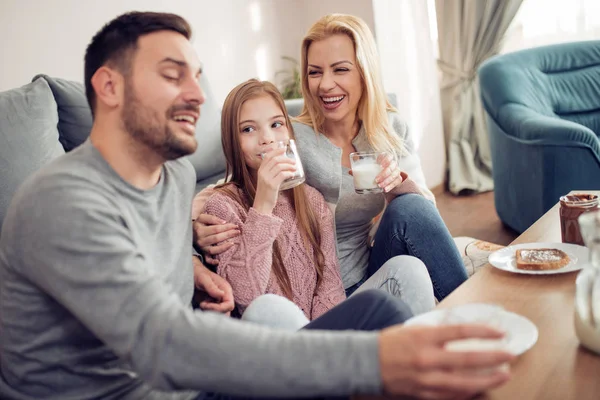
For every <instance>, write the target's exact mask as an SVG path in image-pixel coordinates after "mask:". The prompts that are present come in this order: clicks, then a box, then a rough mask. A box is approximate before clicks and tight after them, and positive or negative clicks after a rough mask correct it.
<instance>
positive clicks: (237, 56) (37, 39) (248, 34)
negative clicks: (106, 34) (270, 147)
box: [0, 0, 299, 103]
mask: <svg viewBox="0 0 600 400" xmlns="http://www.w3.org/2000/svg"><path fill="white" fill-rule="evenodd" d="M282 3H283V2H281V1H277V0H251V1H246V0H241V1H240V0H218V1H199V0H178V1H162V0H125V1H120V0H105V1H102V2H96V1H88V0H85V1H83V0H54V1H52V2H41V1H37V0H2V1H1V2H0V49H2V59H3V62H2V64H3V65H2V67H0V68H2V70H1V72H0V91H3V90H7V89H11V88H14V87H18V86H21V85H23V84H26V83H28V82H29V81H30V80H31V78H32V77H33V76H34V75H36V74H38V73H45V74H48V75H51V76H57V77H62V78H67V79H73V80H77V81H82V80H83V56H84V53H85V48H86V46H87V45H88V43H89V41H90V39H91V38H92V36H93V35H94V34H95V33H96V32H97V31H98V30H99V29H100V28H101V27H102V25H103V24H105V23H106V22H108V21H109V20H111V19H112V18H114V17H116V16H117V15H119V14H121V13H123V12H125V11H129V10H136V9H137V10H149V11H168V12H174V13H177V14H180V15H182V16H184V17H185V18H186V19H187V20H188V22H190V24H191V25H192V28H193V30H194V39H193V41H194V47H195V48H196V50H197V51H198V54H199V55H200V58H201V60H202V61H203V63H204V66H205V71H206V73H207V75H208V76H209V78H210V82H211V86H212V90H213V92H214V95H215V100H216V101H218V102H219V103H222V101H223V100H224V98H225V96H226V95H227V93H228V92H229V90H230V89H231V88H232V87H233V86H234V85H236V84H237V83H239V82H242V81H244V80H246V79H248V78H252V77H259V78H262V79H272V78H273V76H274V73H275V70H276V69H277V68H279V66H280V56H281V54H282V53H286V52H288V51H284V50H283V49H282V48H281V43H283V42H282V40H281V38H282V32H285V26H286V24H287V21H286V20H284V19H282V18H279V16H278V10H279V9H281V8H282V6H283V4H282ZM286 3H288V2H286ZM45 4H48V5H47V6H45ZM50 4H51V6H50ZM296 6H297V2H295V1H291V2H289V4H287V5H286V7H285V9H286V12H287V13H288V14H289V15H294V14H295V9H294V8H295V7H296ZM297 40H298V41H299V39H297ZM287 43H288V42H286V44H287ZM297 43H298V42H297ZM288 45H289V44H288ZM296 46H298V45H296Z"/></svg>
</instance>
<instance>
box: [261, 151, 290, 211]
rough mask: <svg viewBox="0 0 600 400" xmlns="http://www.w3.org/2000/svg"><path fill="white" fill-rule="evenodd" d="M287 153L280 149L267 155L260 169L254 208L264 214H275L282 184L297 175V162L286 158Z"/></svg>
mask: <svg viewBox="0 0 600 400" xmlns="http://www.w3.org/2000/svg"><path fill="white" fill-rule="evenodd" d="M285 151H286V149H285V148H279V149H275V150H273V151H270V152H268V153H266V154H265V156H264V158H263V161H262V163H261V164H260V167H259V168H258V178H257V184H256V197H255V198H254V204H253V205H252V206H253V207H254V209H256V211H258V212H260V213H262V214H271V213H272V212H273V208H275V204H276V203H277V197H279V188H280V187H281V184H282V183H283V181H285V180H286V179H290V178H293V177H294V174H295V173H296V162H295V161H294V160H292V159H291V158H288V157H286V156H285Z"/></svg>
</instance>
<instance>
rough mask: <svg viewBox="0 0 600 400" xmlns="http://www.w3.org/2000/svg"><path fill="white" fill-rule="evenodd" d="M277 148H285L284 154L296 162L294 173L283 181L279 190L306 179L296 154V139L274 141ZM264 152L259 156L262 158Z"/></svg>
mask: <svg viewBox="0 0 600 400" xmlns="http://www.w3.org/2000/svg"><path fill="white" fill-rule="evenodd" d="M275 145H276V146H277V148H278V149H283V148H285V156H286V157H288V158H291V159H292V160H294V161H295V162H296V173H295V174H294V176H293V177H291V178H288V179H286V180H285V181H283V183H282V184H281V186H280V187H279V191H282V190H288V189H292V188H294V187H296V186H298V185H300V184H302V183H304V181H305V180H306V177H305V175H304V168H302V161H300V157H299V156H298V148H297V147H296V141H295V140H294V139H290V140H281V141H278V142H276V143H275ZM264 156H265V153H262V154H261V158H264Z"/></svg>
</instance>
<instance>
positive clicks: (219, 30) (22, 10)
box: [0, 0, 444, 187]
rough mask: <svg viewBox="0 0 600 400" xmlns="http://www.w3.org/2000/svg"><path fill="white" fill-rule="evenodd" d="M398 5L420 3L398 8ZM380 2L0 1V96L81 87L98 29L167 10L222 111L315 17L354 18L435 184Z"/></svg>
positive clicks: (425, 121)
mask: <svg viewBox="0 0 600 400" xmlns="http://www.w3.org/2000/svg"><path fill="white" fill-rule="evenodd" d="M405 1H410V2H414V1H417V2H419V1H422V0H402V1H400V3H402V2H405ZM387 3H390V4H394V3H396V0H172V1H169V0H103V1H91V0H52V1H39V0H0V49H2V63H1V64H0V65H1V66H0V91H4V90H8V89H12V88H15V87H18V86H21V85H24V84H26V83H28V82H29V81H31V78H32V77H33V76H34V75H36V74H39V73H44V74H48V75H51V76H56V77H61V78H66V79H72V80H76V81H82V80H83V56H84V53H85V48H86V46H87V44H88V43H89V41H90V39H91V38H92V36H93V35H94V34H95V33H96V32H97V31H98V30H99V29H100V28H101V27H102V25H103V24H105V23H106V22H108V21H109V20H111V19H112V18H114V17H115V16H117V15H119V14H121V13H123V12H126V11H130V10H149V11H168V12H174V13H178V14H180V15H182V16H184V17H185V18H186V19H187V20H188V21H189V22H190V24H191V25H192V28H193V29H194V47H195V48H196V50H197V51H198V54H199V55H200V58H201V60H202V61H203V63H204V66H205V71H206V74H207V76H208V77H209V80H210V83H211V88H212V92H213V95H214V97H215V99H214V100H215V101H216V102H217V103H218V104H222V102H223V100H224V99H225V96H226V95H227V93H228V92H229V90H231V88H233V86H235V85H236V84H238V83H240V82H242V81H244V80H246V79H249V78H252V77H258V78H261V79H268V80H273V79H274V76H275V73H276V71H278V70H279V69H281V68H282V67H283V66H284V65H285V64H283V63H282V61H281V56H283V55H287V56H292V57H295V58H297V59H299V56H300V42H301V39H302V37H303V36H304V34H305V33H306V31H307V30H308V28H309V27H310V25H311V24H312V23H313V22H314V21H316V20H317V19H318V18H319V17H321V16H322V15H325V14H327V13H331V12H338V13H348V14H354V15H357V16H359V17H361V18H363V19H364V20H365V21H366V22H367V24H368V25H369V26H370V27H371V29H372V30H373V32H374V33H375V34H376V36H380V37H381V38H380V44H379V47H380V49H382V50H383V52H382V63H383V66H384V68H383V69H384V81H385V83H386V88H387V89H388V90H390V91H395V92H396V93H397V94H398V98H399V100H400V103H399V105H400V107H401V110H402V111H403V112H404V114H405V115H406V116H407V118H408V119H409V122H411V125H412V126H413V127H414V128H415V129H414V130H413V132H415V133H416V134H417V138H418V142H419V145H420V150H419V153H420V154H421V157H422V159H423V161H424V170H425V176H426V179H427V182H428V185H429V186H430V187H433V186H436V185H438V184H439V183H441V181H442V180H441V178H442V174H441V173H440V169H441V168H443V167H440V165H442V164H443V163H444V160H443V159H444V157H443V154H444V150H443V142H442V141H441V140H440V138H439V137H438V135H437V134H436V133H435V132H434V131H435V129H437V128H436V127H435V126H434V127H433V128H431V125H432V123H431V118H430V116H429V115H422V116H416V117H415V114H414V112H413V111H412V110H413V109H412V108H411V101H412V98H409V97H407V95H406V92H405V91H404V89H403V88H405V87H408V85H410V84H411V79H412V77H414V75H406V70H405V68H403V67H402V65H401V63H399V62H398V57H399V53H397V49H398V48H401V46H400V47H398V46H395V43H400V44H403V43H404V45H406V44H407V40H413V39H412V37H411V38H410V39H408V38H407V37H401V36H398V33H397V32H396V30H395V28H394V27H395V26H396V25H397V19H394V18H390V17H389V16H387V17H385V18H383V17H381V15H380V17H379V21H377V20H376V18H375V13H374V8H375V10H377V9H379V10H380V14H381V10H382V8H381V7H382V5H383V6H385V5H386V4H387ZM384 15H385V13H384ZM421 22H423V21H419V23H421ZM425 22H426V21H425ZM376 23H377V24H376ZM376 25H377V26H376ZM393 35H396V36H393ZM425 72H426V73H427V70H426V71H425ZM411 73H412V72H411ZM417 73H418V71H417ZM427 76H428V75H427ZM408 78H410V79H408ZM426 95H430V94H429V93H426ZM433 125H435V123H434V124H433ZM422 143H427V145H426V146H423V145H421V144H422ZM440 155H441V156H440Z"/></svg>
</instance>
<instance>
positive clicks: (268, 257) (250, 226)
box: [205, 185, 346, 320]
mask: <svg viewBox="0 0 600 400" xmlns="http://www.w3.org/2000/svg"><path fill="white" fill-rule="evenodd" d="M304 186H305V190H306V193H307V197H308V200H309V203H310V205H311V207H312V208H313V210H314V211H315V214H316V216H317V220H318V222H319V223H320V224H321V250H322V251H323V255H324V256H325V270H324V273H323V279H322V281H321V284H320V285H319V287H317V272H316V269H315V263H314V262H313V256H312V249H307V248H306V247H305V244H304V240H303V239H302V236H301V234H300V229H299V226H298V221H297V220H296V213H295V211H294V208H293V204H292V202H291V201H290V199H289V198H288V197H287V196H283V195H280V196H279V199H278V201H277V204H276V205H275V208H274V209H273V213H272V214H270V215H266V214H261V213H259V212H258V211H256V210H255V209H254V208H250V210H249V211H248V212H246V211H245V210H244V207H243V206H241V205H240V204H238V203H237V202H236V201H234V200H232V199H231V198H230V197H228V196H226V195H224V194H221V193H219V192H215V194H213V195H212V196H211V197H210V198H209V199H208V201H207V202H206V208H205V212H206V213H208V214H212V215H214V216H216V217H218V218H221V219H223V220H225V221H227V222H229V223H234V224H236V225H237V226H238V227H239V229H240V232H241V234H240V236H238V237H237V238H235V239H233V240H234V241H235V243H236V245H235V246H232V247H231V248H229V249H228V250H227V251H225V252H224V253H222V254H220V255H219V256H217V257H218V260H219V265H218V267H217V272H218V274H219V275H221V276H222V277H224V278H225V279H227V281H228V282H229V283H230V284H231V286H232V287H233V295H234V298H235V302H236V306H237V307H238V309H239V311H240V312H242V313H243V312H244V310H245V309H246V307H248V305H249V304H250V302H252V301H253V300H254V299H256V298H257V297H258V296H260V295H263V294H266V293H274V294H278V295H283V291H282V288H281V287H280V286H279V284H278V283H277V281H276V279H275V275H274V274H273V273H271V264H272V261H273V242H274V241H275V240H277V241H278V243H279V248H280V249H281V251H282V259H283V264H284V266H285V268H286V270H287V273H288V276H289V278H290V283H291V287H292V292H293V299H292V301H293V302H294V303H296V304H297V305H298V306H299V307H300V308H301V309H302V311H303V312H304V314H305V315H306V317H307V318H309V319H310V320H313V319H315V318H317V317H318V316H320V315H321V314H323V313H325V312H326V311H328V310H329V309H331V308H332V307H333V306H335V305H337V304H338V303H340V302H341V301H343V300H344V299H345V298H346V294H345V291H344V288H343V286H342V280H341V278H340V272H339V265H338V259H337V255H336V250H335V239H334V235H333V216H332V213H331V211H330V210H329V207H327V204H326V203H325V200H324V199H323V196H322V195H321V194H320V193H319V192H318V191H317V190H316V189H313V188H312V187H310V186H308V185H304Z"/></svg>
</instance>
